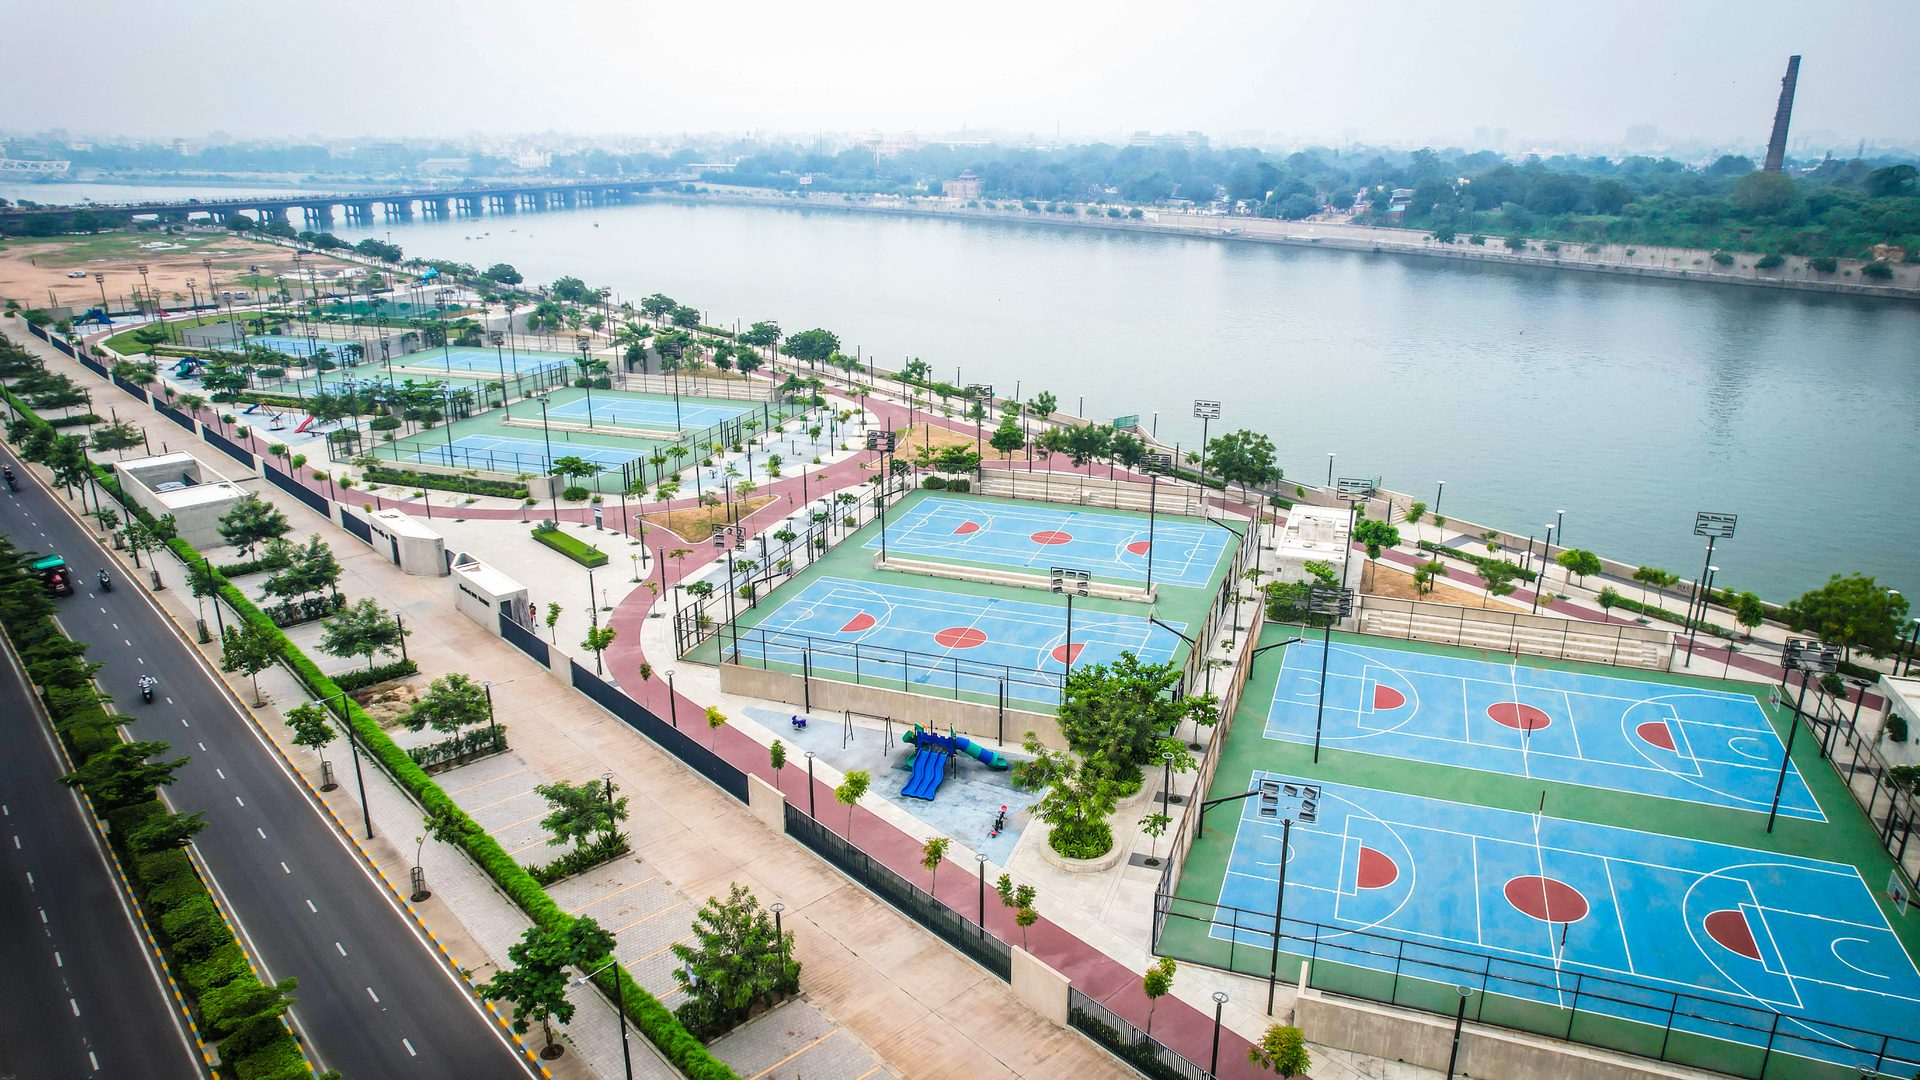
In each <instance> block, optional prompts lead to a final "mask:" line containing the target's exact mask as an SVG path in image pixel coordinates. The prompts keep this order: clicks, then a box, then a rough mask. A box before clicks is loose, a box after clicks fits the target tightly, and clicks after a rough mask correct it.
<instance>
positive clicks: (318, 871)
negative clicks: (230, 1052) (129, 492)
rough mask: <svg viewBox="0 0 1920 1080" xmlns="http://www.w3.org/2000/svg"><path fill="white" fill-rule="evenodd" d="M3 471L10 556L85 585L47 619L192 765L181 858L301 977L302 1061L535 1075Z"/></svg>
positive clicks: (63, 522)
mask: <svg viewBox="0 0 1920 1080" xmlns="http://www.w3.org/2000/svg"><path fill="white" fill-rule="evenodd" d="M17 471H19V472H21V473H22V475H21V481H22V482H21V484H20V491H19V492H18V493H17V494H11V495H5V496H4V498H5V500H6V501H5V502H4V503H0V506H4V508H5V509H4V512H0V530H4V531H5V532H6V533H7V534H8V535H9V536H10V537H11V538H12V539H13V542H14V543H15V544H16V545H17V546H18V547H19V548H20V549H21V550H37V551H42V552H49V551H51V552H58V553H60V554H62V555H64V556H66V558H67V561H68V562H69V563H70V564H72V565H73V566H74V567H75V569H76V576H77V580H78V583H79V584H81V585H82V586H83V588H82V591H81V592H80V593H79V594H77V595H75V596H70V597H66V598H64V599H62V600H61V601H60V602H59V603H60V613H59V617H60V621H61V624H62V625H63V626H64V627H65V628H66V631H67V633H68V634H69V635H71V636H72V637H74V638H75V639H77V640H80V641H86V642H90V643H92V648H90V649H89V650H88V653H87V658H88V659H89V660H92V661H97V662H101V663H103V664H104V665H105V666H104V667H103V668H102V669H101V671H100V674H99V676H98V678H99V681H100V683H101V685H102V686H104V687H105V688H106V690H107V692H108V693H110V694H113V695H114V696H115V698H116V699H117V700H118V701H119V702H121V705H120V708H121V710H122V711H123V712H127V713H129V714H131V715H132V716H133V717H134V718H135V719H136V720H137V721H138V722H137V723H135V724H133V725H132V727H131V728H130V729H129V730H130V731H131V732H132V734H133V735H134V737H136V738H141V739H165V740H167V741H169V742H171V743H172V744H173V752H174V754H176V755H178V754H182V753H184V754H186V755H189V756H190V761H189V763H188V764H187V765H186V766H185V767H184V768H182V769H181V770H180V771H179V772H178V773H177V774H176V777H177V779H176V782H175V783H174V784H173V786H172V787H170V788H168V789H166V797H167V798H168V799H169V800H170V801H171V802H172V803H173V805H174V806H175V807H177V808H180V809H183V810H187V809H190V810H199V811H203V812H204V813H205V814H206V816H207V821H208V826H207V828H206V829H205V830H204V831H202V832H201V833H200V835H199V836H198V837H197V838H196V839H195V843H194V848H195V851H196V852H197V854H198V855H199V856H200V857H201V859H202V860H203V862H204V865H205V866H206V868H207V869H208V870H210V871H211V873H212V876H213V878H214V882H215V887H216V890H217V896H218V898H219V899H220V900H221V902H222V903H223V904H224V905H225V906H226V908H227V910H228V911H229V912H230V913H232V914H233V915H234V916H235V918H236V921H237V923H238V924H239V927H240V933H241V944H242V945H243V946H245V947H246V949H247V951H248V953H249V954H250V955H251V956H252V957H253V959H254V962H255V964H256V965H257V966H259V967H260V968H261V971H262V975H263V977H266V978H270V979H283V978H287V977H290V976H291V977H294V978H297V979H299V983H300V985H299V989H298V990H297V991H296V992H295V995H294V996H295V997H296V998H297V1004H296V1005H295V1006H294V1008H293V1012H292V1017H293V1023H294V1026H295V1029H296V1030H297V1031H298V1032H299V1033H300V1034H301V1036H302V1037H303V1038H304V1039H305V1040H306V1045H307V1048H308V1053H309V1055H310V1056H311V1057H312V1058H313V1059H314V1063H315V1064H316V1065H317V1066H319V1067H321V1068H333V1069H339V1070H340V1071H341V1072H342V1073H344V1074H345V1075H346V1076H348V1077H350V1078H352V1080H377V1078H381V1077H393V1078H396V1080H398V1078H402V1077H406V1078H416V1077H420V1076H459V1077H462V1078H463V1080H484V1078H492V1077H530V1076H533V1075H534V1073H533V1072H532V1071H531V1069H530V1068H529V1066H528V1064H527V1063H526V1061H525V1059H524V1058H523V1057H521V1056H520V1055H518V1054H517V1053H516V1052H515V1051H514V1049H513V1047H512V1045H511V1044H510V1043H509V1042H508V1041H507V1038H506V1036H505V1035H504V1033H503V1032H501V1031H500V1029H499V1027H498V1025H497V1024H495V1023H493V1021H492V1020H491V1019H490V1018H489V1017H488V1016H487V1015H486V1014H485V1012H484V1011H483V1010H482V1009H481V1007H480V1006H479V1005H478V1004H477V1003H476V1002H475V1001H474V1000H473V999H472V998H471V997H470V996H469V995H468V993H467V992H466V990H465V989H464V988H463V987H462V986H461V984H460V983H459V982H458V981H457V976H455V975H454V974H453V973H452V972H450V971H449V970H447V969H446V967H444V966H443V965H442V963H441V962H440V960H439V959H438V957H437V955H436V954H435V953H434V952H433V951H432V947H431V946H430V945H429V944H428V942H427V941H426V939H425V937H424V935H422V934H421V933H420V932H419V930H418V929H417V928H416V927H415V926H414V924H413V923H412V921H411V920H410V919H408V918H407V916H406V915H405V913H404V912H403V911H402V910H401V909H400V907H399V906H398V904H397V903H396V902H395V900H394V899H393V897H392V895H391V893H389V892H388V891H387V889H386V888H385V887H384V886H383V885H381V884H380V883H379V882H378V880H377V879H376V878H375V877H374V876H373V875H372V873H371V871H369V870H368V869H367V868H366V867H365V866H364V865H363V864H362V863H361V861H360V860H359V858H358V857H357V856H356V855H355V854H354V853H353V852H352V850H351V849H350V848H349V847H348V845H347V842H346V841H345V840H344V839H343V838H342V837H341V836H340V835H339V834H338V833H337V832H336V831H335V829H334V827H333V826H332V824H331V823H330V822H329V821H328V820H327V819H325V818H324V817H323V816H322V811H321V810H320V808H319V807H318V806H316V805H315V804H314V802H313V801H312V799H311V796H310V795H309V794H308V793H307V791H306V789H305V787H304V786H303V785H301V784H299V783H298V782H297V781H296V780H295V779H294V778H293V777H292V776H290V775H289V774H288V773H287V772H286V770H285V766H284V765H283V763H282V762H281V760H280V758H279V757H278V756H277V755H276V754H275V753H273V751H272V750H271V749H270V748H269V747H268V745H267V744H266V742H265V740H264V739H263V738H262V737H261V736H260V735H259V734H258V732H257V731H256V730H255V729H254V727H253V726H252V724H251V723H250V722H249V720H248V719H247V718H246V717H245V716H244V715H243V714H242V712H241V711H240V705H239V704H238V703H237V702H236V701H235V700H234V699H233V698H231V697H230V696H229V695H228V694H227V693H226V691H225V688H224V686H223V685H221V684H220V683H219V682H218V681H217V679H216V677H215V676H214V675H213V673H212V672H210V671H209V670H208V669H207V668H206V667H205V665H204V664H203V663H202V662H201V658H200V656H199V654H198V653H197V652H196V651H195V650H194V649H193V648H192V647H190V646H189V645H188V644H187V643H186V642H185V641H183V640H182V639H181V638H180V637H179V636H178V635H177V634H176V632H175V631H174V628H173V624H172V623H171V622H170V621H169V620H168V619H167V618H166V617H165V616H164V615H162V614H161V613H160V611H159V610H158V609H157V608H156V607H155V606H154V605H153V603H152V602H151V600H150V599H149V598H148V597H147V596H146V595H145V590H144V589H142V588H140V587H139V585H138V584H137V583H136V582H134V581H129V580H126V579H121V581H120V584H119V586H118V587H117V588H115V589H114V590H113V591H112V592H111V593H107V594H104V595H102V594H96V593H95V592H94V589H95V587H96V586H95V584H94V580H93V578H94V574H95V572H96V570H97V568H98V567H99V566H103V565H107V564H108V560H107V558H106V556H105V554H104V553H102V552H101V551H100V549H99V548H98V546H97V545H96V544H95V543H94V542H93V538H92V535H91V534H90V533H89V532H88V531H87V530H85V529H83V528H82V527H81V526H80V525H79V524H78V523H76V522H75V521H74V520H73V519H72V518H71V517H69V516H68V514H67V513H66V511H65V510H64V509H63V508H62V507H61V506H60V505H59V502H60V500H61V499H62V498H63V496H61V495H58V494H55V493H50V492H48V491H47V490H46V489H45V488H44V487H42V486H41V485H40V484H39V483H38V482H32V481H30V478H29V477H28V476H26V475H25V470H17ZM174 580H175V582H176V584H177V583H178V580H179V578H178V576H177V575H176V576H175V579H174ZM143 674H153V675H156V676H158V677H159V679H160V692H159V695H158V696H157V697H156V698H155V700H154V703H153V704H151V705H144V704H142V703H141V701H140V695H139V691H138V689H137V688H136V685H135V683H136V680H137V679H139V677H140V676H141V675H143ZM44 756H45V755H44V753H43V754H42V755H41V757H42V758H44ZM11 966H12V965H9V967H10V968H11Z"/></svg>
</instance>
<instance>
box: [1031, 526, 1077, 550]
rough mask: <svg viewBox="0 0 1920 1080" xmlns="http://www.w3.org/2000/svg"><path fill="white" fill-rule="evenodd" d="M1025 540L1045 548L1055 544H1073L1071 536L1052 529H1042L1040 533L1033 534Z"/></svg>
mask: <svg viewBox="0 0 1920 1080" xmlns="http://www.w3.org/2000/svg"><path fill="white" fill-rule="evenodd" d="M1027 539H1029V540H1031V541H1033V542H1034V543H1036V544H1040V545H1042V546H1045V547H1051V546H1053V545H1055V544H1071V543H1073V534H1072V533H1063V532H1058V531H1055V530H1053V529H1042V530H1041V531H1039V532H1037V533H1034V534H1033V535H1032V536H1029V537H1027Z"/></svg>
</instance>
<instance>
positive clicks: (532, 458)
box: [394, 435, 646, 473]
mask: <svg viewBox="0 0 1920 1080" xmlns="http://www.w3.org/2000/svg"><path fill="white" fill-rule="evenodd" d="M394 452H395V453H396V454H397V455H399V457H398V458H397V459H396V460H405V461H420V462H425V463H427V464H430V465H449V466H452V467H454V468H460V469H484V470H487V471H489V472H513V473H518V472H535V473H538V472H545V471H547V470H548V469H550V468H552V466H553V461H554V460H556V459H559V458H563V457H577V458H582V459H584V460H587V461H591V462H594V463H595V464H598V465H601V466H604V467H605V468H607V469H618V468H619V467H620V466H622V465H625V464H626V463H627V462H629V461H632V460H634V459H635V458H637V457H640V456H641V455H642V454H644V453H645V452H646V450H645V448H637V449H633V450H618V449H614V448H612V447H607V446H598V445H592V444H586V443H571V442H567V441H565V440H564V439H560V438H557V437H556V438H555V439H554V440H553V457H552V458H549V457H548V456H547V444H546V442H545V440H542V439H522V438H518V437H515V436H511V435H460V436H456V437H455V438H454V440H453V445H452V446H451V447H449V446H448V445H447V444H446V443H445V442H438V443H434V442H425V441H422V442H418V443H412V444H406V445H402V444H399V443H396V444H394Z"/></svg>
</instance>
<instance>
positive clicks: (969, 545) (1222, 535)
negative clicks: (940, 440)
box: [866, 491, 1240, 589]
mask: <svg viewBox="0 0 1920 1080" xmlns="http://www.w3.org/2000/svg"><path fill="white" fill-rule="evenodd" d="M887 518H888V520H887V544H886V547H887V552H888V553H889V554H890V555H900V556H906V557H910V558H915V559H925V560H928V561H931V562H940V563H946V564H949V565H955V566H977V567H984V568H988V569H1007V570H1020V571H1028V572H1033V573H1038V574H1041V575H1045V574H1046V573H1047V572H1048V571H1049V569H1050V568H1051V567H1054V566H1071V567H1074V568H1076V569H1080V570H1087V571H1090V572H1092V573H1093V575H1094V576H1095V577H1096V578H1099V579H1103V580H1107V581H1117V582H1125V583H1128V584H1132V583H1135V582H1140V583H1144V582H1145V581H1146V580H1147V578H1148V569H1149V562H1148V555H1149V553H1151V555H1152V562H1151V570H1152V580H1153V582H1154V583H1155V584H1156V585H1179V586H1184V587H1186V588H1193V589H1200V588H1205V587H1207V586H1208V585H1209V584H1210V583H1212V582H1213V580H1214V578H1215V575H1216V574H1217V573H1218V572H1219V570H1220V568H1221V567H1222V566H1223V565H1224V564H1225V563H1226V560H1227V557H1228V555H1230V554H1231V552H1232V548H1233V546H1234V545H1235V544H1238V543H1239V540H1240V538H1239V536H1238V535H1236V534H1235V533H1233V532H1231V531H1229V530H1228V529H1227V528H1226V527H1225V526H1223V525H1216V524H1213V523H1210V522H1205V521H1199V520H1195V519H1193V518H1181V517H1171V516H1165V515H1162V516H1158V517H1157V518H1156V519H1154V520H1152V521H1151V522H1150V521H1149V518H1148V515H1146V514H1138V513H1133V512H1131V511H1126V510H1094V509H1087V508H1083V507H1063V506H1060V505H1059V504H1055V503H1041V502H1023V501H1018V500H1014V499H999V498H983V497H977V496H957V495H942V494H939V493H937V492H924V491H923V492H916V493H914V494H912V495H909V496H907V497H906V498H905V499H903V500H901V503H900V506H899V508H898V509H897V510H894V511H892V512H890V513H889V514H888V515H887ZM1150 525H1151V529H1150V528H1149V526H1150ZM1149 532H1151V542H1149ZM866 546H867V548H868V549H869V550H871V551H874V552H878V551H879V550H880V538H879V537H878V536H875V537H874V538H872V539H870V540H868V541H867V544H866Z"/></svg>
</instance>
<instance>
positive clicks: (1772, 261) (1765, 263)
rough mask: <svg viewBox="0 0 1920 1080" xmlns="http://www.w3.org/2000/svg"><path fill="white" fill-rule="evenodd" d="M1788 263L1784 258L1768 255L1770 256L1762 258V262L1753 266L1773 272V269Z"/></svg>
mask: <svg viewBox="0 0 1920 1080" xmlns="http://www.w3.org/2000/svg"><path fill="white" fill-rule="evenodd" d="M1786 261H1787V260H1786V259H1784V258H1782V257H1781V256H1779V255H1772V254H1768V255H1762V256H1760V260H1759V261H1758V262H1756V263H1754V264H1753V265H1754V266H1755V267H1757V268H1759V269H1761V270H1772V269H1773V268H1775V267H1777V266H1780V265H1781V264H1783V263H1785V262H1786Z"/></svg>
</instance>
